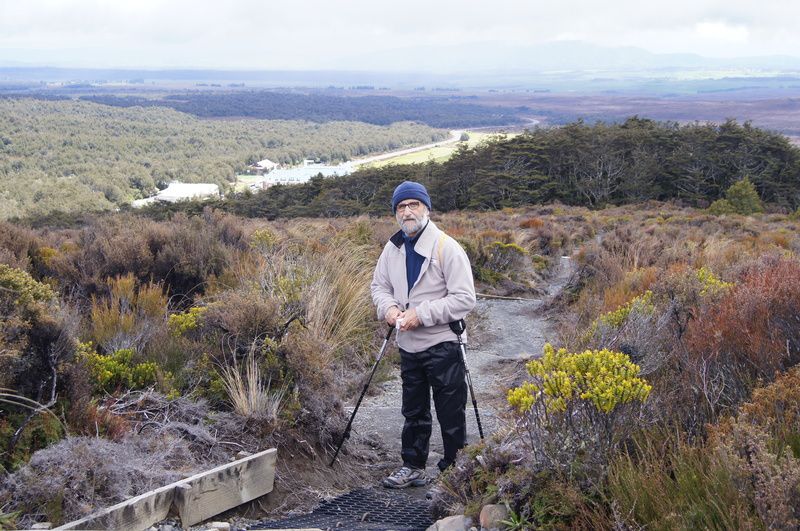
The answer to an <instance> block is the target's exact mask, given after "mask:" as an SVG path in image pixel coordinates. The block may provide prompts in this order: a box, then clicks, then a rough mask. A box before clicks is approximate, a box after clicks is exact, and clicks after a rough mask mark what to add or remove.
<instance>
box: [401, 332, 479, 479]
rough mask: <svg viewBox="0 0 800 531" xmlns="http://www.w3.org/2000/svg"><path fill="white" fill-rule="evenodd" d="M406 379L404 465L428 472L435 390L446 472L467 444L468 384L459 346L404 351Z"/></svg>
mask: <svg viewBox="0 0 800 531" xmlns="http://www.w3.org/2000/svg"><path fill="white" fill-rule="evenodd" d="M400 370H401V373H400V374H401V377H402V379H403V416H404V417H405V419H406V420H405V424H404V425H403V435H402V443H403V450H402V457H403V464H404V465H405V466H407V467H410V468H425V465H426V463H427V461H428V449H429V441H430V438H431V389H433V403H434V404H435V405H436V418H437V419H438V420H439V425H440V426H441V428H442V442H443V443H444V458H443V459H442V460H441V461H439V463H438V466H439V469H440V470H444V469H445V468H447V467H448V466H450V465H451V464H453V462H454V461H455V459H456V453H457V452H458V451H459V450H460V449H461V448H463V447H464V446H465V445H466V442H467V420H466V414H465V408H466V406H467V383H466V382H465V381H464V376H465V375H464V364H463V362H462V360H461V349H460V347H459V346H458V343H455V342H449V341H448V342H444V343H439V344H438V345H434V346H432V347H431V348H429V349H427V350H423V351H422V352H406V351H405V350H403V349H400Z"/></svg>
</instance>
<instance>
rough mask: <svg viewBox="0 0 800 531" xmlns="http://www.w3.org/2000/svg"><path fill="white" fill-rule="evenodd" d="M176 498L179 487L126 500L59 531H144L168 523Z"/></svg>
mask: <svg viewBox="0 0 800 531" xmlns="http://www.w3.org/2000/svg"><path fill="white" fill-rule="evenodd" d="M174 495H175V484H174V483H173V484H171V485H167V486H166V487H161V488H160V489H156V490H151V491H150V492H145V493H144V494H141V495H139V496H136V497H135V498H131V499H129V500H125V501H124V502H121V503H118V504H117V505H114V506H112V507H108V508H106V509H103V510H101V511H98V512H96V513H93V514H90V515H89V516H87V517H86V518H82V519H80V520H75V521H74V522H69V523H67V524H64V525H62V526H61V527H56V529H57V530H61V529H64V530H67V529H90V530H91V529H118V530H119V531H142V529H147V528H148V527H150V526H151V525H153V524H155V523H157V522H160V521H161V520H164V519H165V518H166V517H167V515H168V514H169V510H170V508H171V507H172V504H173V501H174Z"/></svg>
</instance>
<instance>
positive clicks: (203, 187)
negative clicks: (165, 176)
mask: <svg viewBox="0 0 800 531" xmlns="http://www.w3.org/2000/svg"><path fill="white" fill-rule="evenodd" d="M219 195H220V194H219V186H218V185H216V184H210V183H179V182H177V181H173V182H171V183H169V186H167V187H166V188H165V189H163V190H161V191H160V192H158V193H157V194H156V195H154V196H151V197H146V198H144V199H137V200H136V201H133V202H132V203H131V205H132V206H133V207H134V208H139V207H143V206H145V205H149V204H150V203H155V202H156V201H162V202H165V203H177V202H178V201H188V200H189V199H207V198H209V197H219Z"/></svg>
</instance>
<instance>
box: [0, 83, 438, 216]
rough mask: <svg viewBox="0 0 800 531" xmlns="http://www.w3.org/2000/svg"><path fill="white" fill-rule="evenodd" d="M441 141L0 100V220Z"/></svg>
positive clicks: (333, 127)
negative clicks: (256, 169) (265, 166)
mask: <svg viewBox="0 0 800 531" xmlns="http://www.w3.org/2000/svg"><path fill="white" fill-rule="evenodd" d="M445 136H446V133H445V132H443V131H438V130H435V129H432V128H430V127H427V126H424V125H421V124H415V123H409V122H402V123H394V124H391V125H387V126H385V127H381V126H376V125H370V124H366V123H363V122H346V121H335V122H333V121H331V122H326V123H321V124H320V123H312V122H307V121H286V120H272V121H265V120H255V119H250V120H241V119H239V120H201V119H198V118H195V117H194V116H191V115H187V114H183V113H181V112H177V111H174V110H172V109H168V108H164V107H147V108H141V107H135V108H124V109H122V108H114V107H108V106H105V105H99V104H94V103H89V102H82V101H72V100H56V101H48V100H36V99H29V98H14V99H9V98H3V99H0V219H9V218H12V217H37V216H43V215H47V214H49V213H52V212H54V211H59V212H87V211H88V212H94V211H100V210H110V209H114V208H117V207H120V206H122V205H125V204H127V203H129V202H130V201H131V200H132V199H137V198H141V197H146V196H149V195H152V194H153V193H155V192H156V191H157V190H158V187H162V188H163V187H164V186H165V185H166V184H167V183H169V182H170V181H173V180H179V181H182V182H206V183H216V184H218V185H220V189H221V190H222V191H223V192H225V191H226V190H227V189H228V188H229V187H230V185H231V183H232V182H233V181H234V179H235V175H236V174H237V173H242V172H243V171H244V170H245V169H246V167H247V165H248V164H252V163H254V162H257V161H259V160H262V159H265V158H269V159H270V160H273V161H275V162H279V163H283V164H296V163H300V162H302V161H303V160H304V159H315V160H320V161H324V162H341V161H346V160H350V159H352V158H356V157H359V156H365V155H367V154H370V153H375V152H382V151H390V150H392V149H398V148H400V147H402V146H406V145H409V144H423V143H427V142H432V141H437V140H440V139H442V138H444V137H445Z"/></svg>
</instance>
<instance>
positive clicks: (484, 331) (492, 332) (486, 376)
mask: <svg viewBox="0 0 800 531" xmlns="http://www.w3.org/2000/svg"><path fill="white" fill-rule="evenodd" d="M574 271H575V266H574V262H573V260H571V259H570V258H569V257H566V256H565V257H562V258H561V260H560V262H559V264H558V267H557V270H556V272H555V274H554V275H553V276H552V277H550V279H549V280H548V284H547V286H546V288H547V289H546V293H547V298H552V297H554V296H556V295H558V294H559V293H560V292H561V290H562V289H563V288H564V286H565V285H566V284H567V283H568V282H569V279H570V277H571V276H572V275H573V274H574ZM546 300H547V299H544V300H541V299H534V300H498V299H488V298H479V299H478V303H477V305H476V308H475V310H474V311H473V312H472V313H471V314H470V316H469V317H468V318H467V322H468V326H469V327H470V328H469V333H470V345H469V348H467V367H468V368H469V371H470V375H471V377H472V383H473V387H474V389H475V395H476V399H477V402H478V408H479V412H480V417H481V423H482V424H483V429H484V434H485V435H486V436H487V437H488V436H489V435H490V434H491V433H493V432H494V430H495V429H496V428H497V419H498V411H501V410H502V408H503V407H504V403H505V400H504V397H505V390H506V389H508V388H509V387H510V386H512V385H514V383H515V380H516V379H517V378H518V377H519V375H520V373H521V370H522V367H523V366H524V360H527V359H529V358H530V357H532V356H539V355H541V352H542V347H543V346H544V343H545V342H546V341H552V340H553V339H554V333H553V330H552V326H551V324H550V322H549V320H548V316H547V314H546V312H545V311H544V309H543V307H545V302H546ZM393 348H396V347H394V346H393ZM399 372H400V371H399V369H398V368H395V369H393V371H392V374H391V377H390V379H389V380H388V381H386V382H384V383H383V384H381V385H379V386H377V387H378V388H379V389H380V392H379V393H377V394H375V395H374V396H367V397H365V398H364V401H363V402H362V404H361V407H360V408H359V410H358V414H357V415H356V418H355V420H354V421H353V431H354V433H355V434H357V435H359V436H360V437H363V438H365V439H367V440H369V441H370V442H371V443H373V444H375V446H377V447H379V448H382V449H383V450H384V451H385V454H386V455H385V457H386V467H387V470H391V469H394V468H396V467H398V466H399V465H400V464H401V460H400V432H401V430H402V426H403V416H402V414H401V413H400V403H401V382H400V374H399ZM431 407H433V405H431ZM350 411H352V408H351V409H350ZM433 424H434V425H433V435H432V437H431V451H430V456H429V459H428V472H429V474H431V475H432V476H435V475H436V474H437V473H438V470H437V469H436V463H437V461H439V459H440V458H441V457H442V438H441V433H440V431H439V425H438V423H437V422H436V416H435V415H434V421H433ZM467 437H468V442H469V443H473V442H477V441H478V440H479V436H478V429H477V424H476V422H475V413H474V411H473V408H472V403H471V400H468V402H467ZM412 490H415V489H412Z"/></svg>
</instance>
